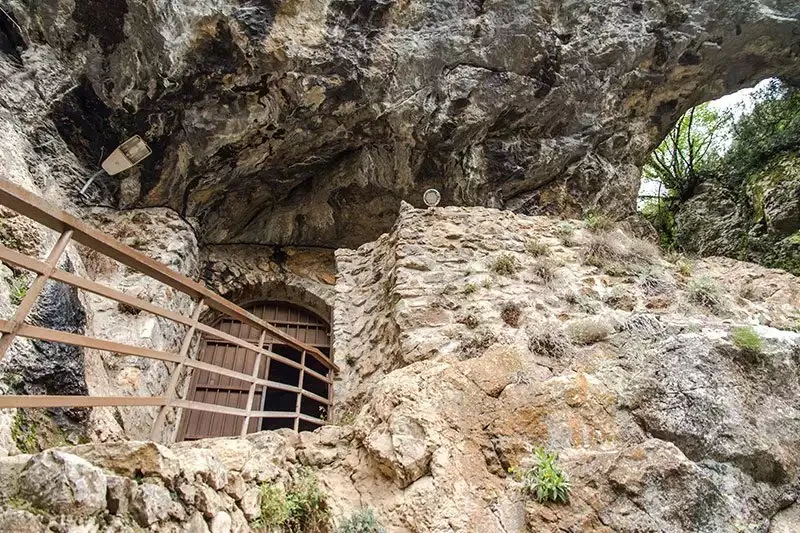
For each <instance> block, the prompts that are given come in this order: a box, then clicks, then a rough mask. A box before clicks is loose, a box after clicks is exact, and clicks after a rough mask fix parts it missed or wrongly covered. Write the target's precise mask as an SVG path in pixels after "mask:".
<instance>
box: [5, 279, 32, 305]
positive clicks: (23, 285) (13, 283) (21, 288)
mask: <svg viewBox="0 0 800 533" xmlns="http://www.w3.org/2000/svg"><path fill="white" fill-rule="evenodd" d="M9 286H10V288H11V293H10V295H9V298H10V299H11V303H12V304H14V305H19V304H21V303H22V300H24V299H25V295H26V294H28V281H27V280H26V279H25V276H14V277H13V278H11V279H10V280H9Z"/></svg>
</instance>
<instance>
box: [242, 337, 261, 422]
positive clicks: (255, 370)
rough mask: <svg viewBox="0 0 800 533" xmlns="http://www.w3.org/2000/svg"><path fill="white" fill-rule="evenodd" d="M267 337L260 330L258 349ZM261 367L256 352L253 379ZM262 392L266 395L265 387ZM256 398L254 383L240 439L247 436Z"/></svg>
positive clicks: (248, 396)
mask: <svg viewBox="0 0 800 533" xmlns="http://www.w3.org/2000/svg"><path fill="white" fill-rule="evenodd" d="M266 336H267V330H265V329H262V330H261V337H259V339H258V349H259V350H260V349H262V348H263V347H264V339H265V338H266ZM260 366H261V352H256V360H255V362H254V363H253V374H252V376H253V377H254V378H257V377H258V371H259V369H260V368H259V367H260ZM264 389H265V390H264V392H263V393H262V394H266V387H265V388H264ZM255 396H256V384H255V382H253V383H251V384H250V391H249V392H248V393H247V416H245V417H244V422H242V433H241V435H242V437H244V436H246V435H247V429H248V426H250V413H251V412H252V411H253V398H255Z"/></svg>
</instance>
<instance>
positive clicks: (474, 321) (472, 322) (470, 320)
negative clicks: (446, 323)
mask: <svg viewBox="0 0 800 533" xmlns="http://www.w3.org/2000/svg"><path fill="white" fill-rule="evenodd" d="M459 322H460V323H461V324H464V325H465V326H467V327H468V328H469V329H475V328H477V327H478V326H479V325H480V320H478V317H476V316H475V315H473V314H472V313H470V314H468V315H466V316H464V317H463V318H461V319H459Z"/></svg>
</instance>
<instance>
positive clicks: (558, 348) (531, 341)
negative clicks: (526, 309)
mask: <svg viewBox="0 0 800 533" xmlns="http://www.w3.org/2000/svg"><path fill="white" fill-rule="evenodd" d="M528 348H529V349H530V351H531V353H533V354H535V355H539V356H542V357H549V358H552V359H564V358H565V357H567V356H569V355H570V354H571V353H572V342H570V340H569V339H568V338H567V337H565V336H564V335H563V334H561V333H558V332H556V331H553V329H544V328H543V329H542V330H539V331H529V332H528Z"/></svg>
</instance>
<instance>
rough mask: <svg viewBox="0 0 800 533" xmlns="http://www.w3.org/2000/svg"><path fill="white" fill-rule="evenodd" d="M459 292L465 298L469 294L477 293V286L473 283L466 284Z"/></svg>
mask: <svg viewBox="0 0 800 533" xmlns="http://www.w3.org/2000/svg"><path fill="white" fill-rule="evenodd" d="M461 292H463V293H464V295H466V296H469V295H470V294H475V293H476V292H478V286H477V285H475V284H474V283H467V284H466V285H464V290H463V291H461Z"/></svg>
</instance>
